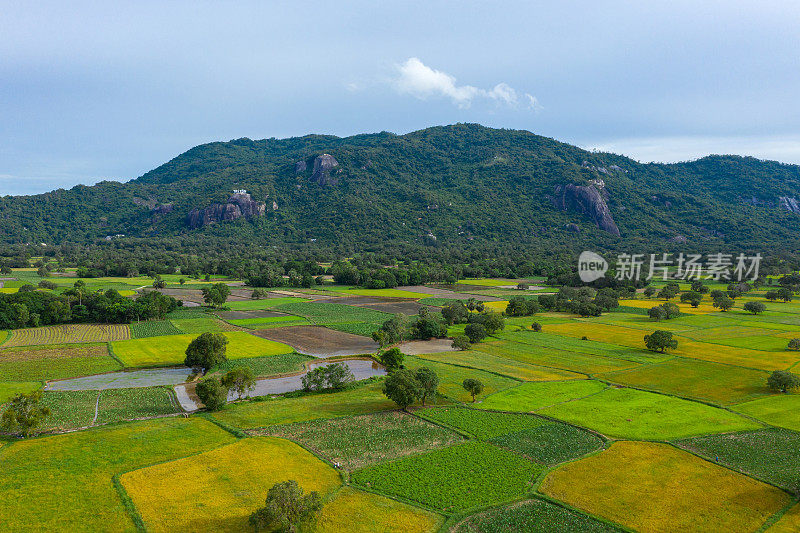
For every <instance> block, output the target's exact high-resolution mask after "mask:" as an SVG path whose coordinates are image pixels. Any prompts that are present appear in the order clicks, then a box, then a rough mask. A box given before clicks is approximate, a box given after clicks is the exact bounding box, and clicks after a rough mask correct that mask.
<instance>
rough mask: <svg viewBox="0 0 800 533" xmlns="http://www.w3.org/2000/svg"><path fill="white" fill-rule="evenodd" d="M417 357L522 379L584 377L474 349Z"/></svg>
mask: <svg viewBox="0 0 800 533" xmlns="http://www.w3.org/2000/svg"><path fill="white" fill-rule="evenodd" d="M417 357H419V358H420V359H425V360H428V361H436V362H438V363H446V364H453V365H460V366H466V367H472V368H477V369H479V370H488V371H490V372H496V373H498V374H503V375H504V376H509V377H512V378H516V379H521V380H523V381H557V380H565V379H584V378H585V377H586V376H584V375H582V374H576V373H573V372H568V371H566V370H557V369H553V368H547V367H543V366H536V365H531V364H528V363H523V362H520V361H514V360H512V359H505V358H503V357H496V356H493V355H489V354H488V353H486V352H478V351H475V350H466V351H463V352H442V353H434V354H425V355H419V356H417Z"/></svg>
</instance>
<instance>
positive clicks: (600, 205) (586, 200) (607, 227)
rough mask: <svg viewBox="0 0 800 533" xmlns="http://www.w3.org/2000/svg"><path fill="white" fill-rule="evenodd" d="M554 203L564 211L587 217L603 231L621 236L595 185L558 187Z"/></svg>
mask: <svg viewBox="0 0 800 533" xmlns="http://www.w3.org/2000/svg"><path fill="white" fill-rule="evenodd" d="M555 193H556V194H555V198H553V203H554V204H555V205H556V207H558V208H559V209H563V210H564V211H574V212H576V213H580V214H582V215H586V216H588V217H589V218H591V219H592V221H593V222H594V223H595V224H596V225H597V227H598V228H600V229H601V230H603V231H607V232H608V233H611V234H612V235H617V236H619V228H617V223H616V222H614V219H613V218H612V216H611V212H610V211H609V209H608V206H607V205H606V201H605V199H604V198H603V195H602V194H601V193H600V191H599V190H598V189H597V188H596V187H595V186H594V185H573V184H571V183H570V184H569V185H557V186H556V188H555Z"/></svg>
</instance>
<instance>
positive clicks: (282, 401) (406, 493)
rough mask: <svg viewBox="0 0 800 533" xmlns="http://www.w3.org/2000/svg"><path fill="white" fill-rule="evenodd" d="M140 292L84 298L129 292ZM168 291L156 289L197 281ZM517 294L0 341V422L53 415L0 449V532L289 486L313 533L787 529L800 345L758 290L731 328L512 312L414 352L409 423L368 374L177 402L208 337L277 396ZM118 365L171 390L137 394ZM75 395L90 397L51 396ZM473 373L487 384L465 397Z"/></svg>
mask: <svg viewBox="0 0 800 533" xmlns="http://www.w3.org/2000/svg"><path fill="white" fill-rule="evenodd" d="M34 274H35V272H32V273H28V272H26V274H25V279H34V278H33V275H34ZM148 279H149V278H141V280H140V279H131V278H118V279H111V278H109V279H104V280H100V279H95V280H90V282H91V284H92V286H93V287H97V288H111V287H115V288H118V289H121V290H131V289H132V288H138V286H137V287H134V285H136V283H138V282H140V281H141V282H142V285H147V284H148V283H147V280H148ZM178 279H179V278H175V279H173V278H172V277H170V278H169V281H168V283H169V284H170V285H169V289H168V291H169V292H170V294H175V295H180V294H181V291H182V290H186V291H189V290H191V291H194V292H197V289H198V288H199V287H200V286H202V283H203V282H197V283H195V282H194V281H192V283H191V285H192V286H191V287H188V286H187V287H185V288H181V286H180V285H179V284H178ZM151 281H152V280H151ZM534 281H535V280H534ZM57 284H58V285H59V287H60V288H61V287H69V286H71V284H72V280H70V281H69V282H67V278H64V279H59V280H58V283H57ZM104 284H105V285H104ZM509 285H511V286H513V285H516V281H515V280H504V279H481V280H462V282H460V283H459V284H457V285H456V286H455V287H453V290H450V289H449V288H448V289H441V288H433V287H431V288H426V287H415V288H413V289H409V290H406V289H378V290H370V289H361V288H357V287H351V286H329V285H326V286H322V287H315V288H314V289H312V290H307V291H305V292H304V294H302V295H303V296H304V297H303V298H300V297H297V295H298V294H299V293H297V292H283V293H281V294H277V293H273V294H271V295H270V296H272V297H265V298H262V299H257V300H254V299H248V298H249V296H248V295H247V293H246V292H245V290H244V289H240V288H237V289H236V290H237V291H239V292H237V298H236V300H235V301H230V302H227V303H226V307H227V309H226V308H213V309H212V308H188V307H186V308H179V309H178V310H177V311H175V312H173V313H170V314H168V315H167V316H166V317H164V318H163V319H160V320H150V321H142V322H134V323H132V324H130V325H101V324H75V325H61V326H47V327H40V328H24V329H15V330H11V331H8V332H5V331H0V341H3V342H0V405H8V404H7V402H9V401H10V400H11V399H12V398H13V397H14V396H15V395H17V394H20V393H29V392H33V391H36V390H41V389H44V392H43V396H42V400H41V402H42V404H43V405H44V406H46V407H48V408H49V410H50V414H49V416H47V417H46V418H45V419H44V421H43V422H42V424H41V425H40V427H39V430H40V431H42V432H43V434H42V435H41V436H40V437H38V438H32V439H24V440H18V439H16V438H13V437H10V436H8V437H7V436H0V523H2V524H3V527H2V529H3V530H8V531H18V530H27V529H37V530H52V531H99V530H114V531H126V530H139V531H211V530H213V531H242V530H247V529H248V528H249V526H248V523H247V520H248V517H249V515H250V513H252V512H253V511H254V510H255V509H256V508H258V507H259V506H262V505H263V504H264V499H265V497H266V492H267V491H268V490H269V488H270V487H271V486H272V485H273V484H275V483H278V482H281V481H285V480H287V479H293V480H295V481H297V482H298V483H299V485H300V486H301V487H302V488H304V489H305V490H306V491H309V490H315V491H318V492H319V493H320V495H321V497H322V500H323V504H324V505H323V508H322V511H321V513H320V514H319V517H318V520H317V522H316V525H315V528H314V529H313V530H315V531H325V532H338V531H364V532H372V531H386V532H397V533H400V532H403V533H405V532H412V533H414V532H419V533H423V532H434V531H442V532H444V531H451V532H456V533H467V532H501V531H502V532H505V531H512V532H527V531H534V532H535V531H542V532H545V531H587V532H612V531H622V530H635V531H644V532H650V531H652V532H662V531H759V530H766V531H770V532H782V531H797V530H798V528H800V504H798V503H797V501H798V497H800V459H798V457H800V454H798V450H800V394H798V393H797V392H789V393H776V392H773V391H771V390H770V389H769V388H767V386H766V383H767V377H768V376H769V375H770V373H771V372H773V371H775V370H787V369H794V370H795V371H797V369H798V368H800V351H794V350H790V349H788V343H789V341H790V340H791V339H794V338H800V305H799V304H793V303H788V304H782V303H776V302H768V303H767V309H766V311H764V312H763V313H762V314H759V315H751V314H749V313H745V312H744V311H743V310H742V305H743V304H744V302H747V301H763V297H762V296H761V293H757V294H756V295H753V294H752V293H748V296H746V297H742V298H740V299H737V300H736V305H735V307H734V308H733V309H731V310H730V311H728V312H726V313H722V312H720V311H718V310H716V309H714V308H713V307H712V306H711V305H710V304H709V303H708V299H706V300H704V302H703V303H701V305H700V306H699V307H697V308H692V307H691V306H689V305H688V304H679V308H680V310H681V313H682V315H681V316H679V317H677V318H674V319H670V320H663V321H659V322H656V321H653V320H651V319H650V318H649V317H648V316H647V315H646V314H642V312H641V311H640V310H643V309H644V310H646V309H649V308H650V307H652V306H654V305H657V304H661V303H663V300H657V299H644V298H642V297H638V298H636V299H632V300H624V301H620V304H621V306H622V307H621V308H620V309H618V310H616V311H613V312H606V313H603V314H602V315H601V316H599V317H591V318H586V317H583V318H582V317H578V316H575V315H570V314H567V313H555V312H546V313H545V312H542V313H538V314H536V315H535V316H530V317H514V318H506V322H505V324H506V327H505V328H504V329H503V330H501V331H498V332H496V333H494V334H492V335H490V336H489V337H487V338H486V339H485V340H483V341H481V342H477V343H473V344H472V345H471V346H470V347H469V349H467V350H464V351H445V352H440V353H415V352H412V353H415V355H411V354H408V355H406V356H405V358H404V361H403V365H404V367H405V368H407V369H410V370H412V371H417V370H418V369H420V368H423V367H426V368H428V369H430V370H433V371H434V372H435V373H436V375H437V377H438V386H437V394H436V395H434V396H433V397H430V398H429V399H428V402H427V403H426V405H425V406H422V405H421V402H420V401H415V402H414V403H412V405H411V406H410V407H409V409H408V411H402V410H398V408H397V405H396V404H395V403H394V402H392V401H391V400H389V399H388V398H387V396H386V395H385V394H384V390H383V387H384V383H385V381H384V378H382V377H377V378H375V377H373V378H370V379H367V380H364V381H361V382H358V383H354V384H352V385H348V386H346V387H344V388H343V389H342V390H336V391H333V390H330V391H324V392H320V393H308V392H301V391H297V392H291V393H287V394H282V395H280V394H275V395H270V396H263V397H258V398H254V399H252V400H245V401H238V402H233V403H229V404H228V405H226V406H225V407H223V408H222V409H221V410H219V411H216V412H213V413H205V412H200V413H196V414H192V415H191V416H188V415H186V413H184V411H183V410H182V409H181V407H180V404H179V403H178V400H177V398H176V393H175V390H174V389H173V387H172V385H173V384H174V383H177V382H178V381H181V380H184V379H185V378H184V377H183V376H184V373H185V374H186V376H187V377H188V374H189V373H188V371H187V369H185V368H184V367H182V366H181V365H182V363H183V360H184V357H185V350H186V347H187V346H188V345H189V343H190V342H191V341H192V340H193V339H194V338H196V337H197V336H198V335H199V334H201V333H205V332H214V333H222V334H223V335H225V336H226V337H227V338H228V341H229V343H228V345H227V349H226V351H227V357H228V361H227V362H225V363H223V364H222V365H220V366H218V367H215V368H213V369H212V370H211V371H210V375H212V376H222V375H223V374H224V373H225V372H227V371H229V370H232V369H234V368H237V367H246V368H248V369H250V370H251V371H252V372H253V374H254V375H255V376H258V377H259V378H260V379H269V378H274V377H277V376H285V375H287V374H297V373H299V372H301V371H304V369H305V368H306V365H307V364H308V363H309V362H311V361H314V360H316V359H317V358H325V357H331V356H334V357H338V356H349V355H353V354H357V353H361V354H374V353H375V352H376V351H378V346H377V344H376V343H375V342H373V340H372V338H371V333H372V332H373V331H375V330H376V329H377V328H378V327H380V325H381V324H382V323H383V322H384V321H386V320H387V319H389V318H391V317H393V316H394V315H393V314H392V313H393V312H398V311H397V310H398V309H402V310H410V311H412V312H413V311H414V310H415V309H417V308H418V307H419V305H420V303H422V304H426V303H427V304H433V303H435V304H436V305H437V307H438V306H441V305H446V304H447V303H448V302H451V301H452V298H451V297H452V296H453V295H456V296H458V295H463V297H464V298H465V299H466V298H468V297H470V296H471V295H480V296H481V298H480V299H481V300H486V301H485V304H484V305H485V306H486V308H487V309H491V310H494V311H498V312H502V311H503V310H504V309H505V307H506V305H507V300H508V298H509V297H510V296H513V295H514V294H519V292H514V291H513V290H512V289H505V288H504V287H506V286H509ZM13 288H14V290H16V287H13ZM428 289H430V290H428ZM59 290H60V289H59ZM456 291H458V292H456ZM461 291H463V292H461ZM492 291H494V292H495V293H496V297H494V298H493V297H491V296H489V294H490V293H492ZM762 292H763V291H762ZM429 293H430V294H429ZM287 294H289V295H287ZM431 294H433V295H434V296H431ZM290 295H291V296H290ZM526 296H528V295H527V294H526ZM529 296H531V297H533V295H532V294H530V295H529ZM424 300H428V302H425V301H424ZM675 300H677V299H675ZM418 301H419V303H418ZM673 301H674V300H673ZM393 309H394V311H392V310H393ZM437 313H438V310H437V309H433V310H432V311H431V314H433V315H434V316H438V315H437ZM533 322H538V323H539V324H541V325H542V331H538V332H537V331H533V330H532V329H531V325H532V324H533ZM656 329H660V330H665V331H670V332H672V334H673V335H674V338H675V339H676V340H677V342H678V345H677V348H675V349H669V350H666V352H665V353H661V352H656V351H651V350H647V349H646V347H645V345H644V335H647V334H649V333H652V331H654V330H656ZM463 331H464V325H463V324H460V325H455V326H452V327H451V328H450V331H449V333H450V334H451V335H454V334H458V333H461V332H463ZM449 342H450V341H446V343H445V344H447V345H448V347H449ZM426 346H427V345H426ZM430 346H433V344H431V345H430ZM427 349H428V350H430V351H434V349H432V348H427ZM420 351H422V350H420ZM370 364H371V363H370ZM168 366H174V367H175V368H171V369H164V368H162V367H168ZM312 366H313V365H312ZM148 368H151V369H152V370H143V369H148ZM134 370H136V371H137V372H144V373H147V372H165V371H166V370H169V371H170V372H173V373H174V374H175V375H176V376H179V377H178V378H174V377H171V378H170V379H174V381H166V382H163V381H162V382H159V381H156V382H154V383H153V382H147V383H140V384H139V386H138V387H135V383H134V381H135V380H136V379H140V378H139V374H138V373H137V372H133V371H134ZM112 372H116V373H117V374H110V373H112ZM107 373H109V375H104V374H107ZM142 375H144V374H142ZM119 376H122V377H124V378H125V379H124V380H123V381H124V384H122V385H120V386H119V387H115V386H113V385H112V383H113V382H114V381H115V380H118V379H122V378H120V377H119ZM160 377H161V378H164V379H166V377H165V376H160ZM71 378H85V380H81V383H84V381H85V383H88V384H90V386H88V385H87V386H85V387H84V386H79V385H77V384H75V382H72V381H70V382H59V381H58V380H65V379H71ZM141 379H146V378H144V377H142V378H141ZM284 379H288V378H284ZM295 379H297V378H295ZM467 379H477V380H479V381H480V382H481V384H482V390H481V391H480V392H479V393H478V394H477V398H476V399H475V401H474V402H473V397H472V395H471V394H470V393H469V392H467V390H465V388H464V385H463V384H464V381H465V380H467ZM181 382H182V381H181ZM59 383H60V386H59V385H58V384H59ZM91 384H94V385H91ZM73 385H74V386H73ZM191 387H193V385H192V386H191ZM84 389H88V390H84ZM190 390H194V389H193V388H191V389H190ZM76 430H77V431H76ZM42 480H47V482H46V483H42ZM767 526H769V527H767Z"/></svg>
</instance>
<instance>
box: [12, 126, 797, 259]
mask: <svg viewBox="0 0 800 533" xmlns="http://www.w3.org/2000/svg"><path fill="white" fill-rule="evenodd" d="M234 190H244V191H246V192H247V194H249V197H248V196H247V194H239V195H232V194H233V191H234ZM799 198H800V167H798V166H795V165H784V164H780V163H776V162H770V161H760V160H757V159H753V158H742V157H735V156H710V157H706V158H703V159H700V160H697V161H694V162H689V163H680V164H669V165H666V164H639V163H637V162H636V161H633V160H631V159H629V158H626V157H623V156H619V155H614V154H607V153H594V152H587V151H585V150H581V149H579V148H577V147H575V146H571V145H568V144H564V143H561V142H557V141H555V140H552V139H549V138H545V137H541V136H538V135H534V134H532V133H530V132H526V131H513V130H497V129H490V128H486V127H483V126H479V125H471V124H458V125H453V126H444V127H434V128H429V129H425V130H421V131H417V132H413V133H409V134H407V135H394V134H391V133H378V134H369V135H357V136H353V137H347V138H338V137H332V136H320V135H309V136H306V137H300V138H291V139H266V140H259V141H253V140H250V139H238V140H234V141H230V142H215V143H210V144H205V145H201V146H197V147H195V148H192V149H191V150H189V151H187V152H185V153H183V154H181V155H179V156H178V157H176V158H174V159H173V160H171V161H169V162H167V163H165V164H164V165H161V166H160V167H158V168H156V169H154V170H152V171H150V172H148V173H146V174H145V175H143V176H141V177H140V178H138V179H135V180H132V181H130V182H128V183H124V184H120V183H115V182H103V183H100V184H98V185H95V186H91V187H86V186H77V187H74V188H73V189H70V190H57V191H53V192H49V193H46V194H41V195H36V196H25V197H11V196H6V197H3V198H0V241H2V242H5V243H8V244H12V243H37V244H38V243H47V244H62V243H65V242H74V243H88V242H96V241H98V240H103V239H105V238H106V236H115V235H125V237H117V238H119V239H131V238H136V237H159V238H164V237H179V238H181V239H183V240H184V242H188V241H192V240H198V239H199V240H205V239H212V240H213V239H220V240H226V241H230V240H232V239H233V240H236V241H239V242H248V243H254V244H264V245H277V246H282V245H291V246H297V245H302V246H304V247H307V246H314V247H319V248H320V249H329V250H340V251H352V250H355V251H359V250H368V249H375V248H376V247H380V246H382V245H384V244H389V243H399V244H402V243H409V245H416V246H447V247H454V246H456V247H465V248H468V247H475V246H483V245H492V246H497V245H512V246H513V247H515V248H516V249H519V248H530V249H531V250H537V251H543V250H548V249H553V248H559V249H578V248H582V247H587V246H593V247H596V248H599V249H617V250H620V249H623V248H626V249H630V248H633V247H636V246H638V247H639V248H642V247H644V251H647V250H650V249H652V248H653V247H654V246H659V247H667V248H675V247H685V248H687V249H691V248H700V247H702V248H709V247H712V248H714V247H715V248H719V247H723V246H727V247H731V248H736V249H743V250H747V249H764V248H768V249H790V250H791V249H797V245H798V234H799V232H800V204H798V199H799Z"/></svg>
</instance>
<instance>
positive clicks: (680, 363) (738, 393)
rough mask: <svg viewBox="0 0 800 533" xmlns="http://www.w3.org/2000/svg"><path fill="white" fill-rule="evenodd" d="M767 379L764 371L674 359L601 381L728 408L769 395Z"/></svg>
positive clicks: (608, 376) (603, 376)
mask: <svg viewBox="0 0 800 533" xmlns="http://www.w3.org/2000/svg"><path fill="white" fill-rule="evenodd" d="M768 376H769V373H767V372H764V371H762V370H754V369H750V368H742V367H737V366H732V365H722V364H719V363H709V362H706V361H698V360H692V359H682V358H675V359H671V360H669V361H665V362H663V363H656V364H653V365H647V366H642V367H640V368H635V369H633V370H625V371H622V372H612V373H609V374H602V375H601V376H600V377H601V378H603V379H607V380H609V381H611V382H614V383H620V384H622V385H629V386H632V387H636V388H641V389H647V390H651V391H657V392H664V393H667V394H675V395H677V396H682V397H684V398H694V399H699V400H706V401H710V402H714V403H717V404H721V405H728V404H732V403H737V402H743V401H746V400H751V399H754V398H758V397H760V396H765V395H767V394H769V390H768V389H767V387H766V382H767V377H768Z"/></svg>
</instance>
